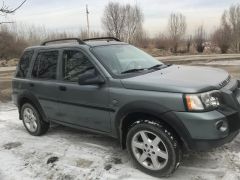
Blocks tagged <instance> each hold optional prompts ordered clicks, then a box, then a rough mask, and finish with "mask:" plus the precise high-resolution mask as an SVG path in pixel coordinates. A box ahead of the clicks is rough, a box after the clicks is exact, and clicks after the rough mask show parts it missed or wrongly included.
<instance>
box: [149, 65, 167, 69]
mask: <svg viewBox="0 0 240 180" xmlns="http://www.w3.org/2000/svg"><path fill="white" fill-rule="evenodd" d="M163 66H164V67H165V64H157V65H154V66H152V67H150V68H148V70H151V69H156V68H160V67H163Z"/></svg>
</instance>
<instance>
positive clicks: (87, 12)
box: [86, 5, 89, 38]
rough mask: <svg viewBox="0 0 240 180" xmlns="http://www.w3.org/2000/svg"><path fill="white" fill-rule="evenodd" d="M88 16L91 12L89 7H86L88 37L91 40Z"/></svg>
mask: <svg viewBox="0 0 240 180" xmlns="http://www.w3.org/2000/svg"><path fill="white" fill-rule="evenodd" d="M88 14H89V11H88V5H86V15H87V35H88V38H89V19H88Z"/></svg>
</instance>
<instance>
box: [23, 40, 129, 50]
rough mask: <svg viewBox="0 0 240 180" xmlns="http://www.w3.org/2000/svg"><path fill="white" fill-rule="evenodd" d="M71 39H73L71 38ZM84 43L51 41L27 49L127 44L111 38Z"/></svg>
mask: <svg viewBox="0 0 240 180" xmlns="http://www.w3.org/2000/svg"><path fill="white" fill-rule="evenodd" d="M66 40H67V39H66ZM70 40H71V39H70ZM82 42H83V43H82V44H80V43H78V42H71V43H52V44H51V43H50V44H47V45H39V46H31V47H28V48H26V49H50V48H66V47H71V48H73V47H76V48H77V47H86V46H88V47H96V46H108V45H118V44H127V43H125V42H121V41H115V40H109V39H107V40H106V39H99V40H91V39H90V40H86V41H82Z"/></svg>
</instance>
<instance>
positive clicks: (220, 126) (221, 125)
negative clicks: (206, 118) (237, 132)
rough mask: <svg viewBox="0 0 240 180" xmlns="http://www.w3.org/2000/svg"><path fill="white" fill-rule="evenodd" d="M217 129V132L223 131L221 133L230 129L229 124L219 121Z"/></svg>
mask: <svg viewBox="0 0 240 180" xmlns="http://www.w3.org/2000/svg"><path fill="white" fill-rule="evenodd" d="M216 128H217V130H219V131H221V132H225V131H227V129H228V123H227V122H226V121H222V120H221V121H218V122H216Z"/></svg>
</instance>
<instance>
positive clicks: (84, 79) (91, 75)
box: [78, 69, 105, 85]
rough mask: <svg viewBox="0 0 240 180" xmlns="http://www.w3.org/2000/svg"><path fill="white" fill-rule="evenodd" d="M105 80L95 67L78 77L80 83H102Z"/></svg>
mask: <svg viewBox="0 0 240 180" xmlns="http://www.w3.org/2000/svg"><path fill="white" fill-rule="evenodd" d="M104 83H105V81H104V79H103V78H102V76H101V75H99V74H98V72H97V71H96V70H95V69H90V70H88V71H86V72H85V73H83V74H81V75H80V76H79V78H78V84H80V85H101V84H104Z"/></svg>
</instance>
